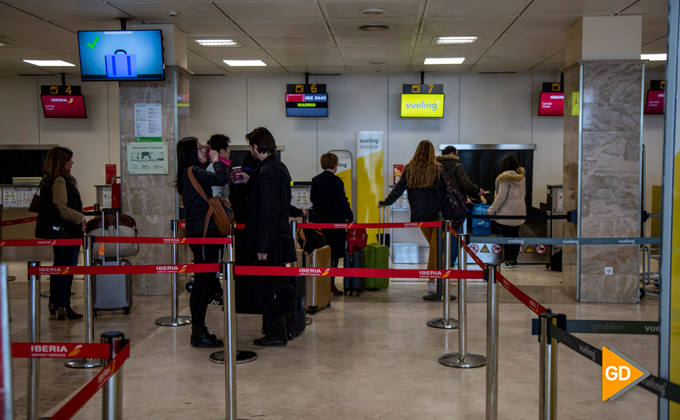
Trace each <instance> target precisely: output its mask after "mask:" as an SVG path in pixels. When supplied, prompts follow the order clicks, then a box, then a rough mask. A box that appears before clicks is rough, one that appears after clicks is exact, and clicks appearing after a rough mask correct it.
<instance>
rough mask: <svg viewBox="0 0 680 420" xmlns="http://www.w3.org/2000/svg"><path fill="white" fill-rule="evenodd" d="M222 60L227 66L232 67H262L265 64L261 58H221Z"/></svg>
mask: <svg viewBox="0 0 680 420" xmlns="http://www.w3.org/2000/svg"><path fill="white" fill-rule="evenodd" d="M222 61H224V62H225V63H226V64H227V65H228V66H232V67H237V66H248V67H255V66H258V67H263V66H266V65H267V64H265V62H264V61H262V60H222Z"/></svg>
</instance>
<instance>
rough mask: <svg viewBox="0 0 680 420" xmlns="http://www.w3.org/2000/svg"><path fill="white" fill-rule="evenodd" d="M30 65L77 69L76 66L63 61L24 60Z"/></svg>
mask: <svg viewBox="0 0 680 420" xmlns="http://www.w3.org/2000/svg"><path fill="white" fill-rule="evenodd" d="M24 61H25V62H26V63H28V64H33V65H34V66H42V67H75V66H76V65H75V64H71V63H67V62H66V61H62V60H24Z"/></svg>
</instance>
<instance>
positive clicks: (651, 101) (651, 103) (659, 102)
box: [645, 90, 666, 114]
mask: <svg viewBox="0 0 680 420" xmlns="http://www.w3.org/2000/svg"><path fill="white" fill-rule="evenodd" d="M665 97H666V91H665V90H650V91H648V92H647V103H646V104H645V114H663V107H664V99H665Z"/></svg>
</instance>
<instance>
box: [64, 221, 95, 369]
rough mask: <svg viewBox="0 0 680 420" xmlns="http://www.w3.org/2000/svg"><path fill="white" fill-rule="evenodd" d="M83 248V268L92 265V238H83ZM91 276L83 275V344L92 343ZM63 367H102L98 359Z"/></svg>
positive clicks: (72, 361)
mask: <svg viewBox="0 0 680 420" xmlns="http://www.w3.org/2000/svg"><path fill="white" fill-rule="evenodd" d="M103 231H104V218H103V217H102V232H103ZM83 248H85V267H90V266H91V265H92V255H91V253H92V237H91V236H90V235H85V237H84V238H83ZM92 283H93V279H92V275H91V274H86V275H85V290H84V295H85V296H84V297H85V342H86V343H87V344H92V343H94V298H93V295H92ZM64 366H66V367H69V368H74V369H92V368H98V367H102V362H101V360H100V359H73V360H69V361H68V362H66V363H64Z"/></svg>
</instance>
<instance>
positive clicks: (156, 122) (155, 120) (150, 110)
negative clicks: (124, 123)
mask: <svg viewBox="0 0 680 420" xmlns="http://www.w3.org/2000/svg"><path fill="white" fill-rule="evenodd" d="M162 112H163V111H162V108H161V104H135V141H141V142H145V141H163V121H162Z"/></svg>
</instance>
